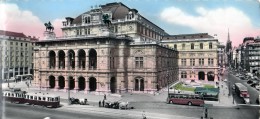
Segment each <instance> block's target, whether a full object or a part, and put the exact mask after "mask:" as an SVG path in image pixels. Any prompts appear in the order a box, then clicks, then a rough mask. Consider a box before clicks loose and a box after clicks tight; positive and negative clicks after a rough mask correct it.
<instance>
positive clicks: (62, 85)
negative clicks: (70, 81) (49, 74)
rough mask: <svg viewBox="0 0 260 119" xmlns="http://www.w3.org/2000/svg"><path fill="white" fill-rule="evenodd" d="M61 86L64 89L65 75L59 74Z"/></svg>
mask: <svg viewBox="0 0 260 119" xmlns="http://www.w3.org/2000/svg"><path fill="white" fill-rule="evenodd" d="M58 79H59V87H60V89H64V87H65V78H64V77H63V76H59V78H58Z"/></svg>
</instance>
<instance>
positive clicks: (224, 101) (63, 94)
mask: <svg viewBox="0 0 260 119" xmlns="http://www.w3.org/2000/svg"><path fill="white" fill-rule="evenodd" d="M177 83H178V82H175V83H174V84H172V85H171V86H174V85H175V84H177ZM221 85H223V87H222V86H221ZM9 86H10V87H14V88H21V89H22V90H26V91H28V92H42V93H49V94H55V95H59V96H60V98H61V99H63V100H64V99H65V100H67V99H68V92H67V91H65V90H64V89H62V90H58V91H54V89H48V90H46V89H40V88H38V87H36V86H35V85H32V84H30V85H29V88H28V87H27V85H26V83H25V81H23V82H17V83H9ZM219 86H220V93H219V101H205V103H206V104H213V106H225V107H228V106H235V105H236V103H235V102H234V104H233V97H232V95H230V96H228V86H227V83H226V82H224V81H220V82H219ZM2 87H3V89H4V88H6V87H7V83H3V84H2ZM169 91H170V92H174V89H170V90H169ZM182 93H183V91H182ZM185 93H193V92H185ZM167 94H168V89H167V87H166V88H163V89H162V90H160V91H159V93H157V94H132V93H122V94H106V96H107V100H109V101H128V102H165V101H166V98H167ZM70 97H74V98H87V99H88V101H89V102H95V103H98V102H99V101H101V100H103V99H104V94H102V93H100V94H99V93H95V94H94V93H88V94H85V93H84V91H79V92H75V91H73V90H71V91H70Z"/></svg>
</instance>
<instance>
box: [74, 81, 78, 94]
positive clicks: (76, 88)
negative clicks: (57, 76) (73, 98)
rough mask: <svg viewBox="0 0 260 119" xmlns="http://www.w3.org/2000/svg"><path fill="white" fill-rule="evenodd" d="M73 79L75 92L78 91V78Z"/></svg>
mask: <svg viewBox="0 0 260 119" xmlns="http://www.w3.org/2000/svg"><path fill="white" fill-rule="evenodd" d="M74 80H75V81H74V82H75V84H74V85H75V87H74V91H75V92H78V91H79V79H74Z"/></svg>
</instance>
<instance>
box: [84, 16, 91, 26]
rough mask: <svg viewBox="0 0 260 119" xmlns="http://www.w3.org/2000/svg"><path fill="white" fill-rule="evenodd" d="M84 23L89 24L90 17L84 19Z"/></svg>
mask: <svg viewBox="0 0 260 119" xmlns="http://www.w3.org/2000/svg"><path fill="white" fill-rule="evenodd" d="M85 23H86V24H89V23H90V16H88V17H85Z"/></svg>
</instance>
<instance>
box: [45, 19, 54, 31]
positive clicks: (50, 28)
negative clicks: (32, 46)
mask: <svg viewBox="0 0 260 119" xmlns="http://www.w3.org/2000/svg"><path fill="white" fill-rule="evenodd" d="M44 25H45V27H46V31H50V32H53V30H54V27H53V26H52V24H51V22H50V21H49V23H44Z"/></svg>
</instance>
